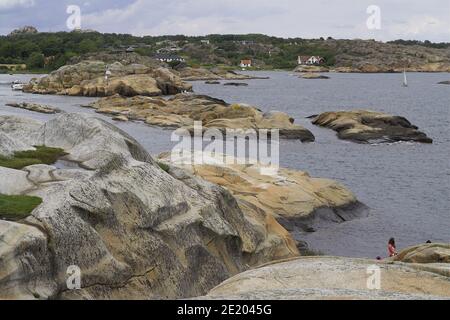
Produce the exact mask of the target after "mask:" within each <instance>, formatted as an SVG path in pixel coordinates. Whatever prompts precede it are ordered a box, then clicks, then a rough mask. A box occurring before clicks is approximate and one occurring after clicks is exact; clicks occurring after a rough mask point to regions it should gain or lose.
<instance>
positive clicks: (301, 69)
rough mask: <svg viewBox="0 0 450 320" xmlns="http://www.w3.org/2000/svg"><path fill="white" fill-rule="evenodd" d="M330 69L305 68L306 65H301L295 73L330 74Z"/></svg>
mask: <svg viewBox="0 0 450 320" xmlns="http://www.w3.org/2000/svg"><path fill="white" fill-rule="evenodd" d="M328 71H329V69H328V67H323V66H305V65H299V66H297V67H296V68H295V69H294V72H299V73H309V72H312V73H321V72H328Z"/></svg>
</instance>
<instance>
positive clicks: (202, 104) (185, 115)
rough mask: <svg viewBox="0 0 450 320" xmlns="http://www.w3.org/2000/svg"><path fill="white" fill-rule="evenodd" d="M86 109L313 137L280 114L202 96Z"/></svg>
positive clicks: (110, 101) (111, 102)
mask: <svg viewBox="0 0 450 320" xmlns="http://www.w3.org/2000/svg"><path fill="white" fill-rule="evenodd" d="M88 107H91V108H94V109H96V111H97V112H99V113H104V114H109V115H113V116H117V115H124V116H126V117H127V118H128V119H130V120H141V121H145V122H146V123H148V124H151V125H159V126H163V127H173V128H180V127H186V129H187V130H188V131H192V127H190V126H192V124H193V122H194V121H200V122H202V126H203V127H204V128H205V129H206V128H216V129H219V130H221V131H226V129H241V130H243V131H245V130H248V129H254V130H259V129H268V130H270V129H278V130H279V134H280V137H282V138H287V139H299V140H301V141H305V142H310V141H314V135H313V134H312V133H311V132H310V131H309V130H307V129H305V128H304V127H302V126H299V125H296V124H294V119H292V118H291V117H289V116H288V115H287V114H285V113H283V112H267V113H263V112H262V111H260V110H259V109H258V108H256V107H253V106H249V105H245V104H232V105H230V104H228V103H226V102H225V101H223V100H219V99H215V98H212V97H208V96H204V95H192V94H178V95H176V96H174V97H172V98H170V99H168V100H167V99H163V98H154V97H143V96H135V97H131V98H126V97H123V96H119V95H114V96H111V97H105V98H102V99H99V100H97V101H95V102H93V103H92V104H90V105H89V106H88Z"/></svg>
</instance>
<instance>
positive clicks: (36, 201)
mask: <svg viewBox="0 0 450 320" xmlns="http://www.w3.org/2000/svg"><path fill="white" fill-rule="evenodd" d="M41 203H42V199H41V198H39V197H30V196H6V195H3V194H0V219H5V220H10V221H18V220H22V219H25V218H26V217H28V216H29V215H30V213H31V212H32V211H33V210H34V209H35V208H36V207H37V206H39V205H40V204H41Z"/></svg>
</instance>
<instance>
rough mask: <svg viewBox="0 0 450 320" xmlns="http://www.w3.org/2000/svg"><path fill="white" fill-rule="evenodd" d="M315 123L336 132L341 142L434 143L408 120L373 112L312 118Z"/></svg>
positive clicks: (338, 113) (330, 114)
mask: <svg viewBox="0 0 450 320" xmlns="http://www.w3.org/2000/svg"><path fill="white" fill-rule="evenodd" d="M310 118H312V123H313V124H315V125H318V126H322V127H326V128H330V129H333V130H334V131H336V132H337V133H338V137H339V138H340V139H345V140H351V141H354V142H360V143H378V142H395V141H414V142H423V143H432V142H433V140H432V139H431V138H429V137H427V135H426V134H425V133H423V132H421V131H419V130H418V128H417V127H416V126H414V125H412V124H411V123H410V122H409V121H408V120H407V119H405V118H404V117H400V116H393V115H389V114H385V113H381V112H375V111H369V110H353V111H336V112H325V113H322V114H320V115H315V116H311V117H310Z"/></svg>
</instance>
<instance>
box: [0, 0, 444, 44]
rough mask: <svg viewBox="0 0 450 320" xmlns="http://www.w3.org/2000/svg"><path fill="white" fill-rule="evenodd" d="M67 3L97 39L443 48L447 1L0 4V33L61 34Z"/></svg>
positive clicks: (62, 0) (8, 0)
mask: <svg viewBox="0 0 450 320" xmlns="http://www.w3.org/2000/svg"><path fill="white" fill-rule="evenodd" d="M34 2H36V5H35V6H34V7H33V8H28V9H26V8H24V6H26V5H32V4H34ZM374 3H376V4H377V5H378V6H379V7H380V8H381V18H382V28H381V29H380V30H369V29H368V28H367V26H366V20H367V18H368V17H369V15H368V14H367V12H366V10H367V7H368V6H369V5H372V4H374ZM69 4H77V5H79V6H80V7H81V10H82V19H81V23H82V28H85V29H95V30H98V31H101V32H115V33H131V34H135V35H164V34H186V35H205V34H211V33H236V34H244V33H264V34H268V35H274V36H281V37H302V38H318V37H327V36H332V37H333V38H373V39H377V40H393V39H399V38H404V39H417V40H426V39H427V40H431V41H447V42H448V41H450V27H449V23H450V1H448V0H427V1H426V2H425V1H410V0H377V1H373V0H359V1H357V2H356V1H354V0H339V1H336V0H316V1H309V0H277V1H273V0H246V1H244V2H243V1H242V0H222V1H214V0H151V1H148V0H16V1H14V0H0V8H2V7H3V8H6V7H8V8H10V9H8V12H7V13H5V12H2V11H1V9H0V32H1V33H7V30H9V31H10V30H12V29H13V27H17V26H20V25H24V24H26V25H35V26H36V27H38V29H39V30H41V31H49V30H50V31H57V30H67V28H66V19H67V14H66V6H67V5H69ZM14 6H15V7H14Z"/></svg>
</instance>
